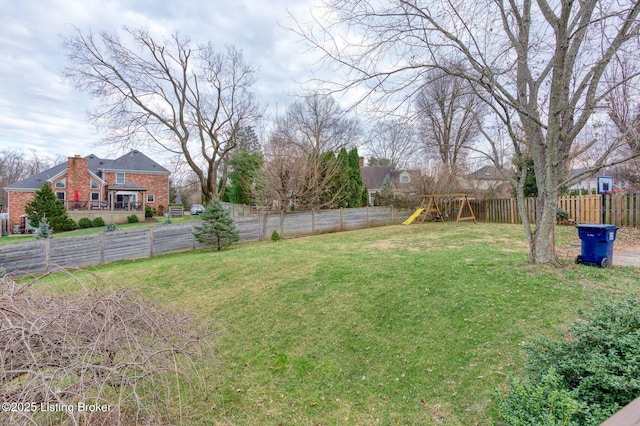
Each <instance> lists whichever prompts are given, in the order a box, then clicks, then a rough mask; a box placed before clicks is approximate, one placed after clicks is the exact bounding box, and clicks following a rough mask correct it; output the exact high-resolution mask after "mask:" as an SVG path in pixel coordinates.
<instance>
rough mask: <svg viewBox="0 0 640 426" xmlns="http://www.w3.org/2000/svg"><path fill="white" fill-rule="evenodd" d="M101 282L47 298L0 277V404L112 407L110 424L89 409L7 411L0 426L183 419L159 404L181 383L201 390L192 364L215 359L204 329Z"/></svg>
mask: <svg viewBox="0 0 640 426" xmlns="http://www.w3.org/2000/svg"><path fill="white" fill-rule="evenodd" d="M100 284H103V285H100V286H97V288H98V289H96V290H84V291H72V292H68V293H62V294H51V293H50V292H47V291H44V290H42V289H39V288H37V287H38V286H36V285H34V283H33V282H29V283H24V284H17V283H15V282H13V281H10V280H7V279H0V311H2V313H3V314H2V315H1V316H0V330H2V333H0V371H2V374H0V389H2V395H3V399H4V398H6V400H8V401H11V402H14V403H18V404H19V405H22V404H24V405H25V406H27V407H29V406H30V405H29V403H35V402H36V401H38V402H42V401H50V402H56V403H59V404H61V405H68V406H73V405H75V404H77V403H78V401H82V402H85V403H86V404H96V403H97V404H105V403H106V402H107V401H108V404H109V405H110V409H109V413H108V417H105V416H103V413H100V412H92V410H86V411H84V410H69V411H67V410H65V412H64V418H63V417H61V416H60V414H61V413H56V412H55V411H57V410H51V411H50V412H49V410H42V411H41V410H24V411H23V410H20V411H15V412H11V411H8V410H6V412H4V413H3V417H2V419H4V420H2V419H0V424H3V425H5V424H6V425H9V424H34V425H35V424H61V423H64V424H76V425H77V424H85V425H90V424H151V423H153V424H158V423H159V422H155V421H149V419H154V418H157V414H158V413H162V420H163V421H162V423H163V424H177V423H179V422H184V420H183V419H182V418H181V417H180V418H178V417H179V416H178V415H176V414H175V412H174V413H172V412H170V411H169V410H166V407H167V406H169V405H171V404H174V403H175V400H173V399H172V396H173V395H175V392H176V391H177V392H179V391H180V388H181V387H182V386H189V387H191V386H195V388H194V389H195V390H196V392H202V391H204V389H200V388H199V387H200V386H201V385H202V386H204V385H205V384H204V382H203V381H202V380H201V379H200V378H199V377H198V375H197V373H196V370H197V369H196V367H197V366H198V364H200V363H202V362H203V360H206V359H211V358H210V357H212V356H213V353H212V348H211V346H210V344H209V343H208V341H209V340H210V339H208V338H207V336H209V334H210V331H209V329H208V328H207V326H206V325H204V326H203V325H201V324H199V323H197V322H196V321H195V320H194V319H193V318H192V317H191V316H189V315H187V314H186V313H183V312H179V311H176V310H172V311H167V310H163V309H161V308H158V307H156V306H155V305H153V304H151V303H150V302H148V301H147V300H146V299H144V298H143V296H141V295H139V294H136V293H134V292H133V291H131V290H127V289H118V290H108V289H104V283H100ZM100 372H103V374H100ZM169 378H173V380H174V381H172V380H169ZM179 378H180V379H179ZM181 378H184V381H183V379H181ZM72 404H73V405H72ZM180 412H182V410H180Z"/></svg>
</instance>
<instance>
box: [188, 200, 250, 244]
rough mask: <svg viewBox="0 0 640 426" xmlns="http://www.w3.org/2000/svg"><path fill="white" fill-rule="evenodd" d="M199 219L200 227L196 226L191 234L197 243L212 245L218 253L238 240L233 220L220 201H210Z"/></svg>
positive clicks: (238, 236)
mask: <svg viewBox="0 0 640 426" xmlns="http://www.w3.org/2000/svg"><path fill="white" fill-rule="evenodd" d="M200 217H201V218H202V225H201V226H196V227H195V232H194V233H193V235H194V236H195V237H196V239H197V240H198V241H199V242H201V243H204V244H210V245H213V246H214V247H216V248H217V249H218V251H220V250H222V248H223V247H226V246H229V245H231V243H235V242H236V241H238V240H239V239H240V235H239V233H238V231H237V230H236V226H235V224H234V223H233V218H231V216H229V212H227V211H226V210H225V209H224V207H222V204H221V203H220V201H218V200H212V201H211V202H210V203H209V205H208V206H207V208H206V209H205V211H204V212H203V213H202V214H201V216H200Z"/></svg>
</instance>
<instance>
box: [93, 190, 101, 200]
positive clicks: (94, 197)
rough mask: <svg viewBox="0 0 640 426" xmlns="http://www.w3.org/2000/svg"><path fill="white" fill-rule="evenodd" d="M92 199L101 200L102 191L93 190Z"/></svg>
mask: <svg viewBox="0 0 640 426" xmlns="http://www.w3.org/2000/svg"><path fill="white" fill-rule="evenodd" d="M91 201H100V193H99V192H92V193H91Z"/></svg>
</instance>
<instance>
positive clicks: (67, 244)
mask: <svg viewBox="0 0 640 426" xmlns="http://www.w3.org/2000/svg"><path fill="white" fill-rule="evenodd" d="M100 238H101V235H85V236H82V237H77V238H61V239H55V240H49V268H50V269H51V268H55V267H60V268H71V267H82V266H89V265H97V264H99V263H100V262H101V261H102V253H101V248H100V245H101V241H100Z"/></svg>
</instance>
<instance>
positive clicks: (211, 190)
mask: <svg viewBox="0 0 640 426" xmlns="http://www.w3.org/2000/svg"><path fill="white" fill-rule="evenodd" d="M122 36H124V38H121V36H120V35H112V34H108V33H100V34H99V35H94V34H83V33H82V32H80V31H79V30H78V31H77V32H76V34H75V36H73V37H69V38H66V39H65V40H64V45H65V48H66V50H67V53H68V58H69V66H68V67H67V68H66V69H65V75H66V77H67V78H69V79H70V80H71V81H72V82H73V83H74V84H75V86H76V87H77V88H78V89H80V90H83V91H86V92H88V93H89V94H91V95H92V96H93V97H95V98H97V99H98V100H99V101H100V106H99V107H98V109H97V110H95V111H92V112H91V113H90V118H91V119H92V120H93V121H94V122H95V123H96V124H98V125H99V126H101V127H103V128H104V129H106V130H107V134H106V136H105V142H106V143H109V144H113V145H115V146H118V147H122V148H124V147H145V146H153V147H155V148H160V149H161V150H163V151H166V152H170V153H173V154H177V155H179V158H180V159H181V160H183V161H185V162H186V163H188V165H189V167H190V168H191V170H193V172H194V173H195V175H196V176H197V178H198V181H199V183H200V187H201V190H202V194H203V196H204V199H205V202H207V203H208V202H209V201H210V200H211V199H213V198H218V197H219V196H221V195H222V194H219V193H218V181H219V180H220V179H222V180H223V181H224V180H226V173H227V161H228V159H229V156H230V153H231V151H232V150H233V149H234V148H235V147H236V145H237V138H236V136H237V134H238V132H239V131H240V129H242V128H243V127H246V126H250V125H252V124H253V122H254V121H255V120H256V119H257V118H258V117H259V115H260V114H259V112H260V111H259V109H258V107H257V104H256V101H255V98H254V95H253V93H252V92H251V87H252V85H253V84H254V82H255V75H256V73H255V70H254V69H253V68H252V67H251V66H250V65H248V64H247V63H245V61H244V59H243V57H242V54H241V52H240V51H238V50H236V49H234V48H233V47H228V48H226V49H225V50H224V51H221V52H218V51H216V50H215V49H214V47H213V46H212V45H211V44H207V45H203V46H197V47H195V46H192V43H191V41H190V40H189V39H188V38H186V37H182V36H180V35H178V34H174V35H173V36H172V37H171V38H170V39H169V40H161V41H158V40H156V39H154V38H153V37H152V36H151V35H150V34H149V33H148V32H146V31H141V30H133V29H126V28H125V30H124V31H123V33H122ZM222 191H224V189H222Z"/></svg>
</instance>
